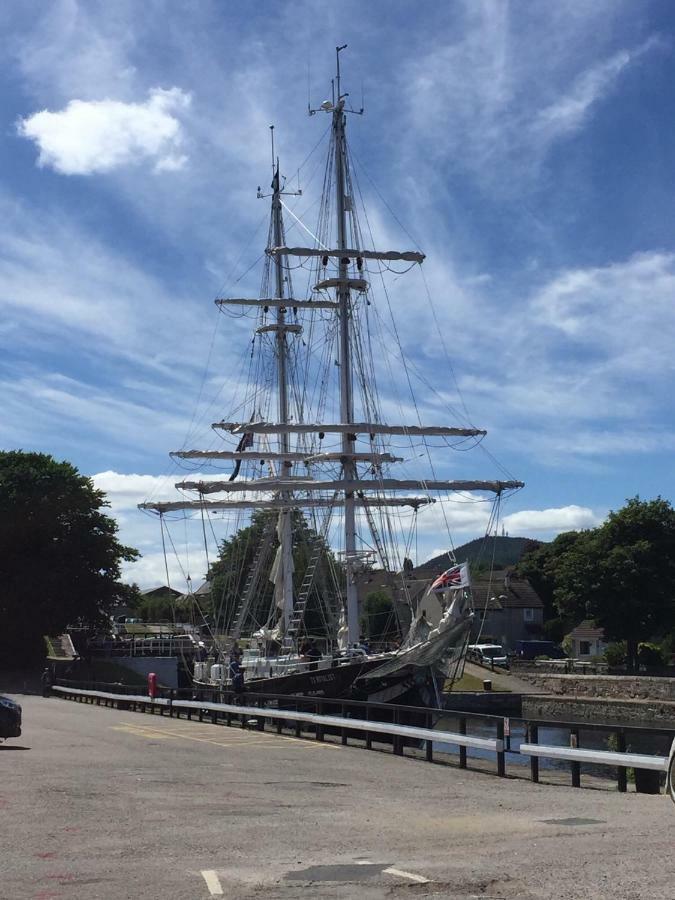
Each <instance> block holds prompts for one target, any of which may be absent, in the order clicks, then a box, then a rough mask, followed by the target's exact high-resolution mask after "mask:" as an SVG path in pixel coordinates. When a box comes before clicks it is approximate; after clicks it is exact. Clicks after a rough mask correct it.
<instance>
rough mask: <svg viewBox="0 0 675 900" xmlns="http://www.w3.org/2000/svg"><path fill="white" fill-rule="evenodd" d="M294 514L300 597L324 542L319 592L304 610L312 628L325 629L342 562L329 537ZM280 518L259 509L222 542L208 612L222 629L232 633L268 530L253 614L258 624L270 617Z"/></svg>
mask: <svg viewBox="0 0 675 900" xmlns="http://www.w3.org/2000/svg"><path fill="white" fill-rule="evenodd" d="M292 516H293V564H294V567H295V571H294V575H293V584H294V590H295V593H296V596H297V593H298V591H299V590H300V585H301V583H302V580H303V578H304V576H305V572H306V570H307V566H308V563H309V561H310V559H311V557H312V556H313V554H314V552H315V547H316V545H317V543H319V544H321V545H322V552H321V557H320V561H319V565H318V568H317V572H316V575H315V579H314V586H315V591H314V593H313V594H312V595H311V597H310V600H309V602H308V604H307V607H306V610H305V625H306V629H307V631H309V632H316V631H321V630H323V629H324V628H325V624H326V623H325V617H326V614H327V611H330V610H333V611H334V610H335V609H336V602H337V601H336V597H335V596H334V590H333V588H334V578H333V577H332V573H334V572H339V570H340V565H339V563H337V561H336V560H335V558H334V556H333V554H332V552H331V550H330V548H329V547H328V546H327V544H326V543H325V541H323V539H322V538H320V537H319V536H318V535H317V533H316V532H315V531H314V529H312V528H310V526H309V525H308V523H307V520H306V519H305V517H304V516H303V515H302V513H300V512H298V511H293V513H292ZM277 518H278V514H277V513H276V512H266V511H258V512H254V513H253V515H252V516H251V523H250V525H247V526H245V527H244V528H240V529H239V531H237V532H236V534H234V535H233V536H232V537H230V538H228V539H226V540H224V541H223V542H222V543H221V545H220V549H219V553H218V559H217V560H215V562H213V563H212V564H211V566H210V569H209V575H208V577H209V581H210V583H211V602H210V609H209V612H210V614H211V616H212V618H213V620H214V622H215V624H216V627H217V629H218V630H219V631H226V632H227V631H229V630H230V629H231V628H232V625H233V624H234V620H235V616H236V612H237V608H238V605H239V601H240V599H241V596H242V594H243V592H244V589H245V587H246V581H247V578H248V575H249V573H250V571H251V569H252V567H253V565H254V562H255V559H256V555H257V553H258V552H259V548H260V547H261V545H262V544H263V543H264V542H265V535H266V534H267V540H268V541H269V542H270V544H269V552H268V554H267V557H268V565H266V566H265V567H264V571H263V573H262V576H261V578H260V580H259V582H258V588H257V590H256V593H255V601H254V604H253V606H252V609H251V617H252V620H253V622H255V623H257V624H258V625H260V624H264V623H265V622H266V621H267V619H268V616H269V613H270V610H271V609H272V601H273V596H274V586H273V584H272V582H271V581H269V578H268V576H269V572H270V567H271V563H272V560H273V558H274V553H275V551H276V548H277V546H278V539H277V536H276V524H277ZM318 592H321V597H322V601H321V602H319V600H318V596H317V594H318ZM202 607H204V603H202Z"/></svg>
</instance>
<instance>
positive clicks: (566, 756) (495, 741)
mask: <svg viewBox="0 0 675 900" xmlns="http://www.w3.org/2000/svg"><path fill="white" fill-rule="evenodd" d="M51 690H52V691H54V692H58V693H60V694H64V695H71V696H82V697H91V698H100V699H105V700H118V701H119V700H122V701H127V702H133V703H140V704H143V705H146V706H152V705H154V706H161V707H164V708H168V709H169V710H180V709H184V710H198V711H202V712H207V711H208V712H213V713H225V714H227V713H230V714H234V715H238V716H251V717H256V718H259V719H271V720H277V721H279V720H282V721H292V722H296V723H300V722H304V723H306V724H309V725H315V726H319V727H320V728H321V727H333V728H341V729H346V730H349V731H361V732H364V733H368V734H385V735H389V736H394V737H407V738H414V739H416V740H422V741H428V742H436V741H438V742H442V743H446V744H453V745H456V746H459V747H474V748H479V749H481V750H488V751H492V752H493V753H496V754H500V755H501V758H502V759H503V754H504V752H505V747H504V741H503V740H501V739H499V738H480V737H475V736H474V735H468V734H458V733H456V732H452V731H438V730H436V729H431V728H417V727H414V726H410V725H396V724H394V723H391V722H376V721H371V720H370V719H349V718H344V717H342V716H327V715H322V714H320V713H312V712H301V711H300V710H292V709H270V708H268V707H260V706H239V705H237V704H234V703H212V702H208V701H203V700H173V699H169V698H165V697H154V698H152V697H150V696H149V695H139V694H114V693H110V692H107V691H91V690H83V689H80V688H69V687H62V686H60V685H55V686H54V687H52V689H51ZM519 752H520V754H521V755H523V756H530V757H535V758H540V757H542V758H545V759H559V760H565V761H567V762H570V763H593V764H595V765H601V766H615V767H623V768H635V769H650V770H652V771H657V772H667V771H668V757H665V756H650V755H646V754H642V753H628V752H616V751H610V750H591V749H585V748H580V747H561V746H555V745H551V744H533V743H522V744H520V747H519Z"/></svg>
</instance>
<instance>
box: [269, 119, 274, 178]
mask: <svg viewBox="0 0 675 900" xmlns="http://www.w3.org/2000/svg"><path fill="white" fill-rule="evenodd" d="M270 137H271V139H272V177H274V172H275V166H274V125H270Z"/></svg>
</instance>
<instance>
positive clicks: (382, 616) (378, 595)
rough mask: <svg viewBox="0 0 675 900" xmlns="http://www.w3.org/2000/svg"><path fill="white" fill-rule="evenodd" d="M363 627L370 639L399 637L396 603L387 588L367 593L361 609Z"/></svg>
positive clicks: (393, 638) (383, 639)
mask: <svg viewBox="0 0 675 900" xmlns="http://www.w3.org/2000/svg"><path fill="white" fill-rule="evenodd" d="M361 628H362V631H363V633H364V634H365V635H366V637H367V638H368V640H369V641H376V642H379V641H392V640H396V639H397V638H398V628H397V625H396V619H395V616H394V605H393V603H392V600H391V597H390V596H389V594H388V592H387V591H386V590H384V589H381V590H378V591H371V592H370V593H369V594H366V596H365V598H364V600H363V606H362V610H361Z"/></svg>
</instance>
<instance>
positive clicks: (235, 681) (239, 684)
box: [229, 656, 244, 694]
mask: <svg viewBox="0 0 675 900" xmlns="http://www.w3.org/2000/svg"><path fill="white" fill-rule="evenodd" d="M229 674H230V682H231V684H232V690H233V691H234V692H235V694H243V693H244V670H243V668H242V665H241V663H240V662H239V657H238V656H233V657H232V659H231V660H230V667H229Z"/></svg>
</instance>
